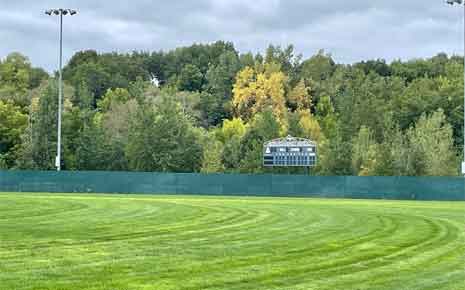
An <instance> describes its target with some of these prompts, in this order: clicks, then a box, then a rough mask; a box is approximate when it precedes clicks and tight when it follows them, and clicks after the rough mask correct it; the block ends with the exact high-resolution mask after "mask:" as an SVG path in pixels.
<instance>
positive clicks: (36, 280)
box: [0, 193, 465, 290]
mask: <svg viewBox="0 0 465 290" xmlns="http://www.w3.org/2000/svg"><path fill="white" fill-rule="evenodd" d="M464 228H465V203H447V202H444V203H439V202H397V201H357V200H321V199H287V198H218V197H179V196H140V195H134V196H123V195H98V196H97V195H68V194H61V195H52V194H9V193H6V194H0V289H2V290H3V289H8V290H13V289H66V290H68V289H108V290H138V289H156V290H162V289H186V290H187V289H254V290H255V289H306V290H310V289H315V290H317V289H318V290H324V289H328V290H330V289H331V290H339V289H341V290H342V289H344V290H355V289H358V290H360V289H370V290H377V289H378V290H381V289H383V290H387V289H392V290H402V289H409V290H428V289H430V290H440V289H457V290H459V289H460V290H463V289H465V233H464Z"/></svg>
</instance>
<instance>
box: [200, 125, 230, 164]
mask: <svg viewBox="0 0 465 290" xmlns="http://www.w3.org/2000/svg"><path fill="white" fill-rule="evenodd" d="M222 157H223V144H222V143H221V142H220V141H218V140H216V138H215V136H213V134H211V135H210V136H207V138H206V140H205V142H204V144H203V159H202V168H201V169H200V172H202V173H221V172H224V169H225V168H224V164H223V160H222Z"/></svg>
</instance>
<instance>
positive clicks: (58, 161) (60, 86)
mask: <svg viewBox="0 0 465 290" xmlns="http://www.w3.org/2000/svg"><path fill="white" fill-rule="evenodd" d="M62 59H63V11H62V10H61V9H60V61H59V62H60V67H59V72H58V73H59V81H58V132H57V133H58V142H57V157H56V160H55V166H56V167H57V171H60V170H61V110H62V109H61V106H62V102H63V101H62V98H63V97H62V94H63V78H62V73H61V69H62V65H63V64H62V61H63V60H62Z"/></svg>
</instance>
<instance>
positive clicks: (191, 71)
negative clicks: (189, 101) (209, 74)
mask: <svg viewBox="0 0 465 290" xmlns="http://www.w3.org/2000/svg"><path fill="white" fill-rule="evenodd" d="M202 85H203V74H202V72H201V71H200V69H199V68H198V67H196V66H195V65H192V64H187V65H186V66H184V67H183V69H182V70H181V73H180V75H179V78H178V85H177V87H178V88H179V90H181V91H190V92H198V91H200V89H201V88H202Z"/></svg>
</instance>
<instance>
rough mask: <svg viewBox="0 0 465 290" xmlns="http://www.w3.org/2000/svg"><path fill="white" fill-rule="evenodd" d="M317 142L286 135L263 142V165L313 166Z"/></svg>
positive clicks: (315, 161)
mask: <svg viewBox="0 0 465 290" xmlns="http://www.w3.org/2000/svg"><path fill="white" fill-rule="evenodd" d="M316 164H317V144H316V143H315V142H313V141H311V140H309V139H304V138H296V137H291V136H287V137H286V138H280V139H274V140H271V141H268V142H266V143H265V144H263V166H264V167H314V166H316Z"/></svg>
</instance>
